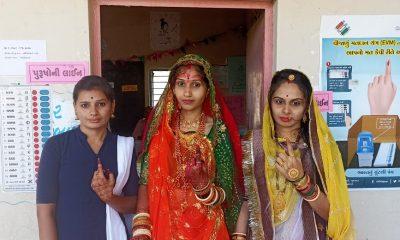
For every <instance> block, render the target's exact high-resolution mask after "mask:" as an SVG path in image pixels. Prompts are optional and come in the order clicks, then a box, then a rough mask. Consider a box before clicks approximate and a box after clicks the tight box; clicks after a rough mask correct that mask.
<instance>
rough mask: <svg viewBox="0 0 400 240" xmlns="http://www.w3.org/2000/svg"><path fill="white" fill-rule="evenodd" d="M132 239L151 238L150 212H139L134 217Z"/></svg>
mask: <svg viewBox="0 0 400 240" xmlns="http://www.w3.org/2000/svg"><path fill="white" fill-rule="evenodd" d="M132 221H133V222H132V239H135V238H139V237H140V239H151V221H150V215H149V214H148V213H138V214H136V215H135V216H134V217H133V219H132Z"/></svg>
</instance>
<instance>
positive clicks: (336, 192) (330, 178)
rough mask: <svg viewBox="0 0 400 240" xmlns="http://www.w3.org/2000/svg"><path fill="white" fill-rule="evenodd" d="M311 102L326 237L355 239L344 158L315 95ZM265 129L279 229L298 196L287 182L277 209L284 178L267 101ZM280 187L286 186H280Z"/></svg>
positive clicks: (311, 134)
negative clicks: (326, 203) (326, 213)
mask: <svg viewBox="0 0 400 240" xmlns="http://www.w3.org/2000/svg"><path fill="white" fill-rule="evenodd" d="M295 72H297V71H295ZM310 99H311V101H310V104H309V108H308V116H309V121H308V134H309V142H308V143H307V144H308V146H310V147H311V152H312V158H313V161H314V163H315V165H316V169H317V171H318V173H317V175H319V177H320V179H321V182H322V185H323V186H322V187H323V191H324V192H325V194H326V195H327V198H328V201H329V205H330V208H329V218H328V227H327V235H328V236H329V237H331V238H333V239H346V240H347V239H355V233H354V229H353V224H352V213H351V208H350V200H349V194H348V189H347V183H346V178H345V174H344V168H343V162H342V157H341V154H340V152H339V149H338V146H337V144H336V142H335V140H334V138H333V137H332V134H331V132H330V131H329V128H328V126H327V124H326V122H325V120H324V118H323V117H322V115H321V112H320V110H319V107H318V105H317V103H316V102H315V100H314V98H313V95H312V94H311V98H310ZM262 129H263V130H262V135H263V150H264V154H265V178H266V183H267V188H268V195H269V196H270V202H271V207H272V211H271V214H272V216H271V219H272V222H273V224H274V226H275V227H276V226H277V225H279V224H281V223H283V222H284V221H286V220H287V219H288V217H289V216H290V215H291V214H292V212H293V209H294V204H295V203H296V202H297V199H298V197H299V195H298V194H296V192H295V191H296V190H295V188H294V187H293V186H292V184H291V183H290V182H288V181H287V182H286V183H285V184H284V185H285V187H286V188H285V191H284V192H285V194H284V201H285V203H286V204H285V207H284V209H283V210H282V209H277V207H279V206H280V204H279V202H278V201H282V196H280V197H279V196H277V194H278V193H277V191H276V183H277V182H278V184H279V181H281V179H282V177H283V176H280V173H278V171H277V170H276V168H275V161H276V153H277V151H279V149H280V147H279V146H278V145H277V142H276V140H275V137H274V136H275V129H274V121H273V118H272V115H271V113H270V105H269V103H268V102H267V103H266V105H265V109H264V117H263V128H262ZM281 186H283V185H282V184H281ZM321 190H322V188H321Z"/></svg>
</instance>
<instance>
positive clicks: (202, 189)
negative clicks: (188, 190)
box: [193, 181, 211, 193]
mask: <svg viewBox="0 0 400 240" xmlns="http://www.w3.org/2000/svg"><path fill="white" fill-rule="evenodd" d="M210 185H211V183H210V181H208V183H207V185H206V186H205V187H203V188H200V189H196V188H193V191H195V192H196V193H197V192H203V191H204V190H206V189H207V188H208V187H210Z"/></svg>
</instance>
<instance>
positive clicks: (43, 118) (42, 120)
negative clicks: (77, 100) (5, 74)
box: [0, 84, 79, 192]
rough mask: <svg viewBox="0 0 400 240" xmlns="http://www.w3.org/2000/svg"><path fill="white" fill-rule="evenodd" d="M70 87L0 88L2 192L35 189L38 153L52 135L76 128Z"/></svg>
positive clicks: (71, 86)
mask: <svg viewBox="0 0 400 240" xmlns="http://www.w3.org/2000/svg"><path fill="white" fill-rule="evenodd" d="M72 89H73V85H72V84H70V85H65V84H64V85H54V86H38V85H36V86H35V85H33V86H2V87H0V99H1V104H0V124H1V135H0V138H1V142H0V143H1V147H0V149H1V151H0V153H1V154H0V155H1V176H2V179H1V180H2V190H3V191H6V192H27V191H35V190H36V179H37V174H38V170H39V163H40V154H41V152H42V148H43V145H44V144H45V142H46V141H47V140H48V139H49V138H50V137H51V136H53V135H57V134H61V133H63V132H65V131H68V130H70V129H72V128H74V127H76V126H77V125H78V124H79V122H78V121H77V120H75V114H74V110H73V105H72Z"/></svg>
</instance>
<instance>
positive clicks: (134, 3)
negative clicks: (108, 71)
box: [89, 0, 275, 128]
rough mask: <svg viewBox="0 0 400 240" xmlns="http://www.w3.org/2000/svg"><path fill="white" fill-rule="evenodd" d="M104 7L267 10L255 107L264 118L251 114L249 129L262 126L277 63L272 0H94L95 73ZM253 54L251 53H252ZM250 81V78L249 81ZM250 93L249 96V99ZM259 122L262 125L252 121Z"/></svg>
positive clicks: (98, 67) (91, 14)
mask: <svg viewBox="0 0 400 240" xmlns="http://www.w3.org/2000/svg"><path fill="white" fill-rule="evenodd" d="M101 6H127V7H179V8H227V9H249V10H251V9H261V10H264V22H263V27H264V29H262V31H263V40H262V41H263V44H262V45H263V49H262V51H259V52H258V53H256V54H261V55H262V56H258V57H257V59H262V65H261V66H263V69H260V71H261V72H262V75H263V76H262V83H261V87H262V90H261V94H262V96H261V97H260V100H258V101H260V102H259V103H256V104H257V105H258V106H261V109H252V110H255V111H257V112H258V114H256V116H258V117H257V118H260V119H255V120H254V119H251V118H252V116H248V117H249V118H250V119H248V122H249V123H250V124H249V128H258V127H260V126H259V125H260V124H261V115H262V114H261V113H262V110H263V106H264V100H265V99H264V96H266V94H267V91H268V88H269V83H270V81H271V78H272V73H273V64H274V48H273V46H274V32H275V31H274V21H273V20H274V15H273V1H272V0H202V1H198V0H90V1H89V29H90V41H91V42H90V51H91V57H90V58H91V73H92V74H96V75H101V26H100V7H101ZM250 57H251V56H250ZM247 81H248V80H247ZM247 98H248V96H246V99H247ZM250 115H252V114H250ZM252 122H256V123H258V124H251V123H252Z"/></svg>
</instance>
